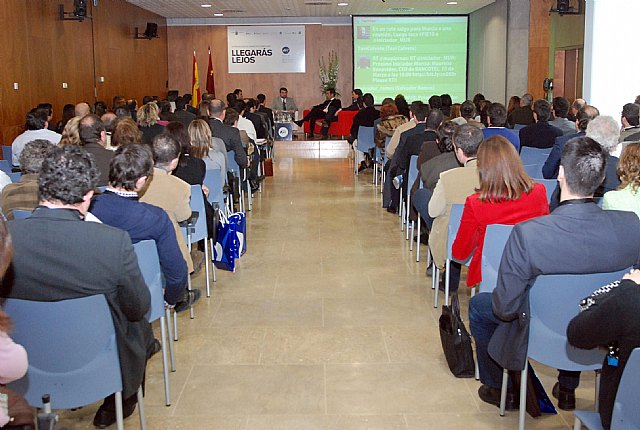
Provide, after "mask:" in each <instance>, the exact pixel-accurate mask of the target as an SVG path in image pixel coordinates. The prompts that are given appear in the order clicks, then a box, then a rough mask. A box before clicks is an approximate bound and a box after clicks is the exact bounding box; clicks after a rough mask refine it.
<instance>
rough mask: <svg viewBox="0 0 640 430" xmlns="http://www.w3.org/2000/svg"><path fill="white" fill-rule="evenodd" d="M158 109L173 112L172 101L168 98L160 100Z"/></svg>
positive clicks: (163, 111)
mask: <svg viewBox="0 0 640 430" xmlns="http://www.w3.org/2000/svg"><path fill="white" fill-rule="evenodd" d="M158 110H159V111H160V112H159V113H171V103H170V102H169V101H167V100H162V101H161V102H158Z"/></svg>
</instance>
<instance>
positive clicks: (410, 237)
mask: <svg viewBox="0 0 640 430" xmlns="http://www.w3.org/2000/svg"><path fill="white" fill-rule="evenodd" d="M410 225H411V235H409V239H410V240H411V241H410V242H409V253H411V252H413V236H414V233H415V231H414V228H415V224H414V222H413V221H411V224H410ZM408 230H409V229H407V231H408Z"/></svg>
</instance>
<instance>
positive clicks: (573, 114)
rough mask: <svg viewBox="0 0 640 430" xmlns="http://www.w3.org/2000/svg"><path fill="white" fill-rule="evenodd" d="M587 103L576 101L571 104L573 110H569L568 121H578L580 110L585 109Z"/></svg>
mask: <svg viewBox="0 0 640 430" xmlns="http://www.w3.org/2000/svg"><path fill="white" fill-rule="evenodd" d="M586 105H587V102H586V101H585V100H584V99H575V100H574V101H573V103H571V108H570V109H569V114H568V115H567V119H568V120H569V121H574V122H575V121H576V120H577V117H576V115H577V114H578V112H580V109H582V108H583V107H585V106H586Z"/></svg>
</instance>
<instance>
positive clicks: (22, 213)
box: [12, 209, 33, 219]
mask: <svg viewBox="0 0 640 430" xmlns="http://www.w3.org/2000/svg"><path fill="white" fill-rule="evenodd" d="M12 213H13V219H27V218H29V217H30V216H31V214H32V213H33V211H29V210H26V209H14V210H13V212H12Z"/></svg>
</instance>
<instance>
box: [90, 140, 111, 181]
mask: <svg viewBox="0 0 640 430" xmlns="http://www.w3.org/2000/svg"><path fill="white" fill-rule="evenodd" d="M84 150H85V151H87V152H88V153H89V154H92V155H93V158H94V159H95V160H96V167H97V168H98V170H99V171H100V177H99V178H98V184H97V185H98V186H99V187H102V186H105V185H109V164H110V163H111V159H112V158H113V151H109V150H108V149H106V148H105V147H104V146H102V145H100V144H99V143H87V144H85V145H84Z"/></svg>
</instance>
